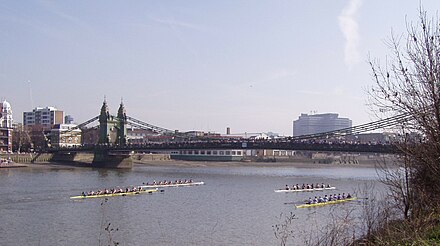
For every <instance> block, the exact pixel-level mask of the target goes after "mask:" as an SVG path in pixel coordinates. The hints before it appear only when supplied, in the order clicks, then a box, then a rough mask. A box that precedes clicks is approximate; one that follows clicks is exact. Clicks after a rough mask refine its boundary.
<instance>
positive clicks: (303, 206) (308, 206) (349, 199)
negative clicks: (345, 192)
mask: <svg viewBox="0 0 440 246" xmlns="http://www.w3.org/2000/svg"><path fill="white" fill-rule="evenodd" d="M356 199H357V198H356V197H351V198H345V199H341V200H333V201H329V202H320V203H311V204H307V203H306V204H301V205H296V206H295V207H296V208H310V207H319V206H324V205H330V204H337V203H343V202H348V201H354V200H356Z"/></svg>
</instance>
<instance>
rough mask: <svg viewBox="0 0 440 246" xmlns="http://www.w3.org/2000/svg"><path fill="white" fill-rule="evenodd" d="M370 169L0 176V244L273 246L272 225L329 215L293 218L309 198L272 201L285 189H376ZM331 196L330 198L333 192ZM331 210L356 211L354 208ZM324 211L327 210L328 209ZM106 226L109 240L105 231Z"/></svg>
mask: <svg viewBox="0 0 440 246" xmlns="http://www.w3.org/2000/svg"><path fill="white" fill-rule="evenodd" d="M376 176H377V175H376V170H375V169H374V168H342V167H336V168H335V167H331V168H330V167H329V168H293V167H292V168H288V167H271V168H262V167H193V168H176V167H145V166H136V167H135V168H133V170H131V171H124V170H103V169H89V168H60V169H41V168H34V169H29V168H15V169H2V170H0V245H100V244H101V245H106V244H107V243H108V241H109V240H110V237H111V240H112V241H116V242H119V243H120V245H277V244H279V243H278V242H279V241H278V239H276V238H275V236H274V232H273V229H272V226H273V225H275V224H277V223H280V219H279V217H280V214H281V213H283V214H289V213H290V212H293V213H294V214H295V215H296V217H297V218H298V219H297V220H295V223H296V225H299V226H301V227H307V225H308V224H311V222H310V221H311V220H312V219H313V220H320V219H321V218H322V219H324V218H326V217H327V216H328V213H329V211H330V210H329V209H330V208H328V207H320V208H314V209H296V208H294V206H293V205H292V203H301V201H302V200H305V199H307V198H308V197H309V196H311V195H315V194H318V195H319V194H328V193H325V192H322V193H315V194H313V193H288V194H283V193H275V192H274V189H278V188H282V187H284V186H285V185H286V184H293V183H300V184H302V183H312V182H313V183H317V182H319V183H321V182H324V183H330V184H332V185H334V186H336V187H337V188H338V190H337V191H335V192H337V193H342V192H353V191H354V190H355V189H357V188H358V187H360V186H363V185H364V184H365V183H371V182H373V183H374V182H376V183H377V177H376ZM189 178H192V179H193V180H195V181H204V182H205V185H203V186H197V187H186V188H184V187H181V188H167V189H166V190H165V192H163V193H160V194H159V193H157V194H151V195H137V196H130V197H112V198H109V199H108V200H107V201H106V202H104V201H105V199H84V200H79V201H78V200H71V199H69V197H70V196H73V195H78V194H80V193H81V192H82V191H87V190H92V189H93V190H96V189H99V188H111V187H115V186H121V187H123V186H129V185H140V184H142V183H143V182H147V181H152V180H176V179H189ZM332 193H333V192H332ZM286 203H287V204H286ZM335 206H345V207H347V206H348V207H350V206H352V207H356V206H359V205H358V203H356V202H350V203H346V204H341V205H335ZM330 207H332V206H330ZM108 223H111V225H110V229H112V228H113V229H114V231H111V233H108V232H107V231H106V230H105V226H106V225H108Z"/></svg>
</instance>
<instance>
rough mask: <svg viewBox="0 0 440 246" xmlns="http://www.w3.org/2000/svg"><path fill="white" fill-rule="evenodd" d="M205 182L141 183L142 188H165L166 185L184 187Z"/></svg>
mask: <svg viewBox="0 0 440 246" xmlns="http://www.w3.org/2000/svg"><path fill="white" fill-rule="evenodd" d="M204 184H205V182H203V181H200V182H191V183H181V184H179V183H177V184H148V185H141V186H140V187H142V188H166V187H185V186H196V185H204Z"/></svg>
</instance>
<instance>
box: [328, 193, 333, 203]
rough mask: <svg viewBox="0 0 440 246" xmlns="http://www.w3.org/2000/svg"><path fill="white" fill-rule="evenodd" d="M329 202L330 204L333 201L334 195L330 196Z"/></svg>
mask: <svg viewBox="0 0 440 246" xmlns="http://www.w3.org/2000/svg"><path fill="white" fill-rule="evenodd" d="M328 201H329V202H331V201H333V195H332V194H330V196H329V198H328Z"/></svg>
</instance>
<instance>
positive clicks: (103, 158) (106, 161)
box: [92, 148, 133, 168]
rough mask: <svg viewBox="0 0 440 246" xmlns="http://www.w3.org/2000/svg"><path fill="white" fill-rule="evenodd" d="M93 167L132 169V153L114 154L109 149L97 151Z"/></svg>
mask: <svg viewBox="0 0 440 246" xmlns="http://www.w3.org/2000/svg"><path fill="white" fill-rule="evenodd" d="M92 167H99V168H132V167H133V160H132V158H131V153H130V152H119V151H118V152H112V151H110V150H109V149H107V148H104V149H96V150H95V151H94V157H93V161H92Z"/></svg>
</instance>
